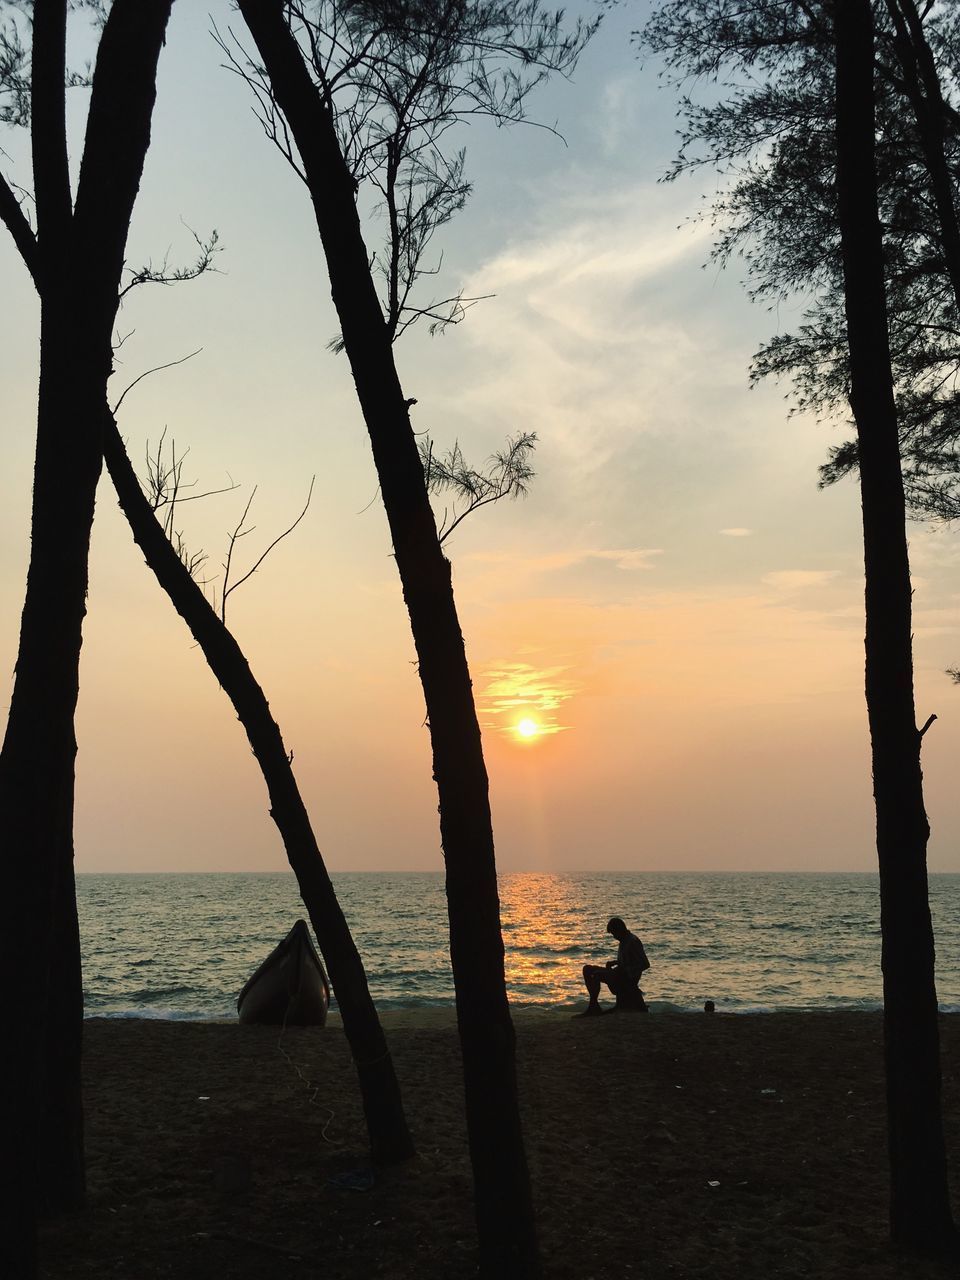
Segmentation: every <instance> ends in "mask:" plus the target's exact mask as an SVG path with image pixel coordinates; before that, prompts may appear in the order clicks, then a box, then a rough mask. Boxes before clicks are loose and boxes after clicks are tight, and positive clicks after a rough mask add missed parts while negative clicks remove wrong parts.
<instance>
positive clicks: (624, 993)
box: [581, 916, 650, 1018]
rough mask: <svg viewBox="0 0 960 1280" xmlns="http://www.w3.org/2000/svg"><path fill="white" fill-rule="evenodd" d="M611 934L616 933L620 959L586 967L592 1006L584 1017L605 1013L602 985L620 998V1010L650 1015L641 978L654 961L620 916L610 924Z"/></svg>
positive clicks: (584, 971)
mask: <svg viewBox="0 0 960 1280" xmlns="http://www.w3.org/2000/svg"><path fill="white" fill-rule="evenodd" d="M607 933H611V934H613V936H614V937H615V938H616V940H617V944H618V945H617V958H616V960H608V961H607V963H606V964H605V965H604V966H600V965H596V964H585V965H584V966H583V981H584V984H585V986H586V988H587V995H588V996H589V997H590V1003H589V1004H588V1005H587V1007H586V1010H585V1011H584V1013H583V1014H582V1015H581V1016H582V1017H585V1018H586V1017H592V1016H595V1015H597V1014H600V1013H603V1010H602V1009H601V1008H600V1000H599V996H600V988H601V987H602V986H606V987H608V988H609V989H610V991H611V992H612V993H613V995H615V996H616V998H617V1006H616V1007H617V1008H618V1009H638V1010H641V1011H642V1012H644V1013H646V1010H647V1006H646V1004H645V1003H644V999H643V992H642V991H641V990H640V976H641V974H642V973H644V971H645V970H647V969H649V968H650V961H649V960H648V959H647V953H646V951H644V949H643V943H642V942H641V941H640V939H639V938H638V937H637V935H636V934H635V933H631V932H630V930H629V929H628V928H627V926H626V925H625V924H624V923H623V921H622V920H621V919H620V917H619V916H613V917H612V918H611V919H610V920H608V921H607Z"/></svg>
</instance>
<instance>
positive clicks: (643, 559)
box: [465, 547, 663, 574]
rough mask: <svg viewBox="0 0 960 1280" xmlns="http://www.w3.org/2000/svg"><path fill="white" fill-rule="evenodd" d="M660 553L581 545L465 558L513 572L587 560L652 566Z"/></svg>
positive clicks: (555, 569)
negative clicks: (535, 553) (530, 554)
mask: <svg viewBox="0 0 960 1280" xmlns="http://www.w3.org/2000/svg"><path fill="white" fill-rule="evenodd" d="M662 555H663V549H662V548H661V547H612V548H607V549H603V550H600V549H597V548H588V547H583V548H576V549H571V550H568V551H550V552H546V553H544V554H543V555H535V556H524V555H511V554H510V553H508V552H502V551H501V552H490V551H475V552H473V553H472V554H471V555H468V556H466V557H465V559H466V560H471V561H473V562H474V563H476V564H484V565H509V566H510V568H511V570H512V571H513V572H515V573H523V574H533V573H555V572H559V571H560V570H562V569H573V568H576V567H577V566H579V565H586V564H589V563H590V562H591V561H600V562H605V563H609V564H614V565H616V567H617V568H618V569H623V570H625V571H634V570H638V569H652V568H653V567H654V566H653V564H651V560H653V559H654V558H655V557H656V556H662Z"/></svg>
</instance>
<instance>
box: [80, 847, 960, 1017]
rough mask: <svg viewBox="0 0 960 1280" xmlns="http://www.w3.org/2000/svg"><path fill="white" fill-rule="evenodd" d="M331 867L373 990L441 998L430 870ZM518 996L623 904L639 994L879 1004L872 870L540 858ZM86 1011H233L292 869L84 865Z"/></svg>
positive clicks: (522, 885)
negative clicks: (542, 869)
mask: <svg viewBox="0 0 960 1280" xmlns="http://www.w3.org/2000/svg"><path fill="white" fill-rule="evenodd" d="M333 880H334V884H335V886H336V890H337V894H338V896H339V898H340V901H341V904H342V906H343V909H344V913H345V914H346V917H347V920H348V921H349V923H350V926H351V929H352V930H353V934H354V937H355V939H356V942H357V945H358V947H359V949H360V954H361V955H362V956H363V959H364V964H365V966H366V969H367V974H368V977H369V981H370V987H371V990H372V992H373V995H374V999H375V1000H376V1002H377V1004H378V1006H379V1007H381V1008H391V1007H398V1006H404V1005H444V1004H452V1002H453V988H452V981H451V976H450V962H449V955H448V951H447V917H446V900H445V897H444V891H443V877H442V875H441V874H439V873H432V872H424V873H416V872H412V873H395V874H374V873H364V874H359V873H343V874H338V875H334V877H333ZM500 893H501V909H502V916H503V937H504V944H505V947H506V966H507V983H508V988H509V993H510V998H511V1000H512V1001H513V1002H514V1003H516V1004H518V1005H561V1006H567V1005H569V1006H573V1005H576V1004H579V1003H580V1002H581V1001H582V1000H583V992H582V985H581V980H580V969H581V967H582V966H583V964H584V963H585V961H587V960H591V959H594V960H603V959H606V958H608V957H609V956H611V955H612V954H613V950H612V947H611V945H610V944H611V941H612V940H611V939H610V938H608V937H607V936H606V934H605V932H604V927H605V925H606V922H607V919H608V917H609V916H611V915H621V916H623V917H624V919H625V920H626V921H627V924H628V925H629V926H630V927H631V928H633V929H634V930H635V932H637V933H639V934H640V936H641V937H642V938H643V940H644V943H645V944H646V947H647V951H648V954H649V956H650V960H651V963H652V965H653V967H652V969H651V970H650V972H649V973H648V974H647V975H646V976H645V978H644V984H643V986H644V991H645V992H646V994H647V999H648V1002H650V1003H652V1005H653V1007H654V1008H656V1007H657V1006H658V1005H659V1006H660V1007H667V1006H672V1007H675V1008H679V1009H699V1008H701V1007H702V1005H703V1001H704V1000H705V999H707V998H710V999H712V1000H714V1001H716V1003H717V1005H718V1007H720V1008H723V1009H727V1010H731V1011H738V1012H753V1011H757V1010H761V1009H811V1008H818V1009H831V1008H851V1007H852V1008H875V1007H878V1006H879V1003H880V990H881V987H880V969H879V965H880V921H879V896H878V884H877V877H876V876H875V875H871V874H866V873H864V874H850V875H845V874H841V875H814V874H811V875H803V874H791V875H781V874H772V873H770V874H767V873H757V874H746V873H745V874H740V873H723V874H712V875H702V874H674V873H658V872H638V873H632V874H619V873H606V874H596V873H594V874H586V873H585V874H579V875H578V874H566V875H553V874H540V873H536V872H523V873H516V874H506V875H503V876H501V878H500ZM78 895H79V909H80V927H81V932H82V938H83V966H84V988H85V999H86V1011H87V1015H88V1016H93V1017H103V1016H105V1015H106V1016H113V1017H117V1016H136V1017H158V1018H207V1019H210V1018H231V1017H234V1016H235V1013H236V994H237V991H238V990H239V989H240V987H241V986H242V985H243V983H244V981H245V980H246V978H247V977H248V976H249V974H250V972H251V971H252V970H253V969H254V968H255V967H256V965H258V964H259V963H260V961H261V960H262V959H263V958H264V956H265V955H266V954H267V953H268V952H269V951H270V950H271V949H272V948H273V947H274V946H275V945H276V943H277V942H278V941H279V940H280V938H281V937H283V935H284V934H285V933H286V932H287V930H288V929H289V928H290V927H291V926H292V924H293V922H294V920H296V919H297V917H298V916H305V915H306V912H305V911H304V910H303V905H302V903H301V902H300V898H299V896H298V894H297V889H296V883H295V881H294V879H293V876H292V875H290V874H288V873H266V874H216V875H214V874H211V875H204V874H196V875H81V876H79V877H78ZM930 898H931V909H932V912H933V917H934V928H935V930H936V935H937V966H938V972H937V988H938V994H939V998H940V1004H941V1007H942V1008H944V1009H956V1010H960V876H956V875H934V876H931V878H930Z"/></svg>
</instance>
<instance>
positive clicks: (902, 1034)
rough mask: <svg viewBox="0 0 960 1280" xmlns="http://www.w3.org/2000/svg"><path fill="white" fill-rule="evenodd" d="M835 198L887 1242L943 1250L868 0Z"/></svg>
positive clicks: (844, 64) (844, 84)
mask: <svg viewBox="0 0 960 1280" xmlns="http://www.w3.org/2000/svg"><path fill="white" fill-rule="evenodd" d="M835 31H836V44H837V66H836V90H837V94H836V104H837V106H836V110H837V193H838V198H839V214H840V230H841V248H842V253H843V265H844V287H845V301H846V317H847V331H848V341H849V348H850V386H851V390H850V403H851V406H852V409H853V413H854V417H855V419H856V425H857V437H858V441H859V459H860V489H861V500H862V506H863V544H864V566H865V582H866V596H865V602H866V637H865V652H866V700H867V712H868V718H869V723H870V739H871V748H872V761H873V791H874V798H875V802H876V815H877V854H878V858H879V865H880V908H881V929H882V934H883V941H882V967H883V994H884V1054H885V1066H886V1089H887V1116H888V1144H889V1155H890V1175H891V1197H890V1225H891V1233H892V1237H893V1241H894V1243H895V1244H897V1245H899V1246H903V1247H905V1248H909V1249H912V1250H920V1251H924V1252H942V1251H945V1250H947V1251H952V1250H953V1249H954V1248H955V1246H956V1233H955V1229H954V1225H953V1220H952V1218H951V1212H950V1201H949V1193H948V1186H947V1168H946V1152H945V1146H944V1137H943V1124H942V1114H941V1102H940V1045H939V1029H938V1007H937V993H936V985H935V976H934V960H935V957H934V941H933V929H932V925H931V920H930V908H929V903H928V895H927V867H926V849H927V839H928V836H929V827H928V824H927V816H926V813H925V811H924V805H923V781H922V775H921V771H920V742H921V735H920V733H919V732H918V730H917V725H916V715H915V710H914V697H913V653H912V639H911V586H910V567H909V562H908V556H907V537H906V515H905V506H904V496H903V483H902V478H901V470H900V451H899V438H898V432H897V411H896V404H895V400H894V389H893V379H892V373H891V365H890V352H889V345H888V332H887V316H886V292H885V286H884V275H883V239H882V231H881V226H880V219H879V214H878V206H877V180H876V170H875V161H874V90H873V33H872V15H871V9H870V4H869V0H838V3H837V4H836V6H835Z"/></svg>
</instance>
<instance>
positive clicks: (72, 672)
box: [0, 0, 171, 1218]
mask: <svg viewBox="0 0 960 1280" xmlns="http://www.w3.org/2000/svg"><path fill="white" fill-rule="evenodd" d="M170 6H171V0H115V3H114V5H113V7H112V9H111V11H110V15H109V18H108V19H107V22H106V24H105V26H104V29H103V32H102V35H101V40H100V45H99V49H98V52H97V61H96V67H95V71H94V77H93V86H92V92H91V100H90V109H89V115H88V122H87V132H86V139H85V145H84V152H83V159H82V162H81V169H80V177H79V182H78V189H77V199H76V203H75V205H74V206H73V208H72V209H71V203H70V182H69V173H68V170H67V159H66V143H65V136H66V135H65V128H64V76H63V68H64V51H63V42H64V32H65V14H66V7H67V6H66V2H65V0H36V4H35V5H34V12H33V37H34V52H33V73H32V74H33V85H32V104H33V111H34V114H33V120H32V129H33V151H34V179H35V194H36V209H37V234H36V238H35V239H34V240H31V239H30V238H29V234H28V229H27V230H25V229H24V225H25V224H21V225H20V227H19V234H15V235H14V240H15V243H16V244H17V247H18V248H19V249H20V251H21V254H22V256H23V257H24V260H25V262H26V265H27V266H28V268H29V269H30V271H31V274H32V275H33V278H34V280H35V282H36V283H37V287H38V290H39V292H40V300H41V340H40V388H39V401H38V414H37V449H36V463H35V472H34V492H33V508H32V524H31V550H30V563H29V569H28V575H27V588H26V597H25V601H24V607H23V614H22V618H21V629H20V642H19V649H18V654H17V665H16V676H15V681H14V687H13V692H12V697H11V702H10V712H9V718H8V722H7V729H6V734H5V737H4V742H3V747H2V750H0V813H2V822H3V831H4V837H5V839H4V845H5V863H6V866H5V877H6V881H5V893H4V898H3V900H4V906H3V909H2V917H3V918H2V924H3V926H4V927H3V941H2V947H3V959H4V961H5V962H6V964H7V967H8V971H9V970H10V969H12V970H13V971H14V972H17V971H20V972H24V971H26V970H29V972H30V975H31V978H32V986H31V992H30V999H29V1001H27V1002H25V1004H24V1007H23V1014H24V1017H23V1022H24V1025H23V1026H22V1028H20V1027H18V1039H19V1040H21V1042H22V1044H23V1045H24V1056H23V1057H22V1058H20V1059H18V1061H17V1062H16V1063H15V1064H13V1065H12V1066H11V1067H9V1068H8V1069H9V1070H11V1071H12V1072H13V1073H14V1074H15V1076H16V1079H17V1082H18V1084H19V1089H18V1090H17V1092H15V1093H13V1094H11V1095H8V1096H9V1097H10V1098H12V1106H11V1112H10V1124H11V1128H12V1130H13V1133H14V1142H15V1145H16V1147H17V1148H18V1149H20V1150H21V1151H22V1152H23V1153H24V1158H25V1162H26V1167H24V1168H23V1170H22V1171H21V1172H22V1180H21V1181H20V1186H19V1188H18V1191H17V1193H16V1194H17V1195H18V1197H19V1202H20V1203H21V1206H22V1211H23V1214H24V1215H25V1218H26V1217H29V1216H30V1214H31V1208H32V1206H36V1207H39V1209H40V1210H41V1211H44V1210H45V1211H49V1212H56V1211H61V1210H66V1209H72V1208H76V1207H77V1206H78V1205H79V1204H80V1203H82V1200H83V1196H84V1173H83V1115H82V1108H81V1097H80V1055H81V1040H82V1025H83V991H82V980H81V972H80V949H79V930H78V925H77V910H76V897H75V886H74V873H73V795H74V764H75V758H76V750H77V744H76V739H75V736H74V713H75V710H76V704H77V697H78V690H79V661H80V646H81V638H82V636H81V633H82V624H83V618H84V615H85V612H86V594H87V563H88V552H89V543H90V530H91V525H92V522H93V512H94V498H95V492H96V486H97V481H98V478H99V475H100V469H101V459H102V424H103V415H104V411H105V409H106V404H107V400H106V385H107V379H108V378H109V376H110V372H111V368H112V346H111V338H112V332H113V322H114V318H115V315H116V310H117V305H118V293H119V286H120V272H121V269H122V266H123V255H124V248H125V244H126V235H127V229H128V226H129V222H130V217H131V214H132V211H133V204H134V200H135V198H136V194H137V190H138V188H139V183H140V176H141V173H142V169H143V162H144V157H145V154H146V151H147V147H148V145H149V140H150V118H151V113H152V109H153V102H154V97H155V79H156V67H157V60H158V57H159V52H160V47H161V45H162V42H163V36H164V31H165V28H166V23H167V19H168V17H169V12H170ZM4 220H5V221H6V222H7V224H8V225H10V223H9V220H8V219H7V218H6V217H5V219H4ZM5 1101H6V1100H5ZM7 1105H11V1104H9V1103H8V1104H7Z"/></svg>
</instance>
